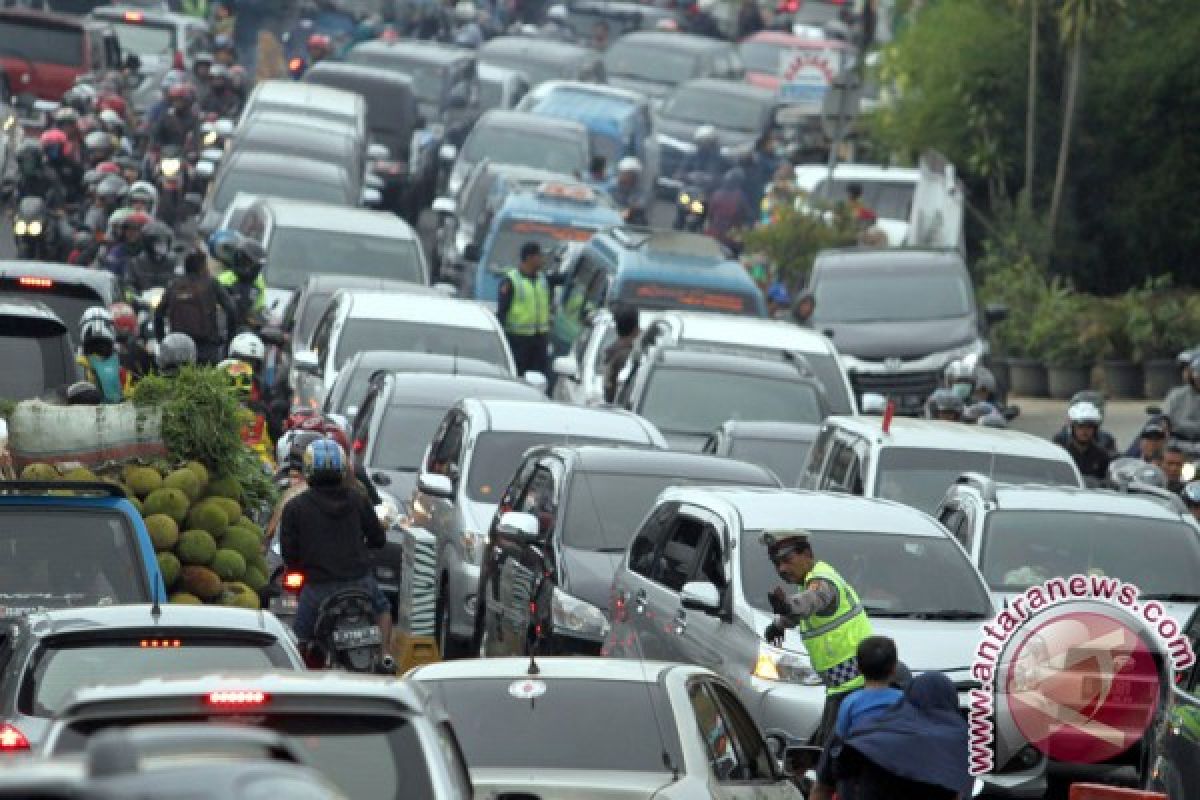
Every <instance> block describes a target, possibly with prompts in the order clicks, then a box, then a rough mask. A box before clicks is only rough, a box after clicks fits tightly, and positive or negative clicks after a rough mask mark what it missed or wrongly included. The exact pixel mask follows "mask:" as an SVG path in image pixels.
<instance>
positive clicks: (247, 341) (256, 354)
mask: <svg viewBox="0 0 1200 800" xmlns="http://www.w3.org/2000/svg"><path fill="white" fill-rule="evenodd" d="M266 354H267V348H266V346H265V345H264V344H263V342H262V339H260V338H258V335H257V334H254V333H250V332H249V331H247V332H246V333H239V334H238V335H237V336H235V337H233V341H231V342H230V343H229V357H230V358H232V359H237V360H238V361H262V360H263V357H264V356H266Z"/></svg>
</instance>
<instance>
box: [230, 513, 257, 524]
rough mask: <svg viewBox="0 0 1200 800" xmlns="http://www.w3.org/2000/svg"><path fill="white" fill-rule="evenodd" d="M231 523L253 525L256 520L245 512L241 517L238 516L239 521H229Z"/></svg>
mask: <svg viewBox="0 0 1200 800" xmlns="http://www.w3.org/2000/svg"><path fill="white" fill-rule="evenodd" d="M229 524H230V525H247V526H253V525H254V520H252V519H250V518H249V517H247V516H246V515H245V514H242V515H241V516H240V517H238V518H237V521H236V522H231V523H229Z"/></svg>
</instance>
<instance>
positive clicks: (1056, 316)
mask: <svg viewBox="0 0 1200 800" xmlns="http://www.w3.org/2000/svg"><path fill="white" fill-rule="evenodd" d="M1093 305H1094V304H1093V303H1092V302H1089V298H1087V297H1086V296H1081V295H1077V294H1075V293H1074V292H1073V291H1071V289H1070V288H1069V287H1067V286H1065V285H1063V284H1059V283H1055V284H1053V285H1052V286H1051V287H1050V289H1049V290H1048V291H1047V293H1046V295H1045V296H1044V297H1043V299H1042V302H1041V304H1039V306H1038V307H1037V309H1036V314H1035V319H1034V323H1033V325H1032V326H1031V328H1030V334H1029V336H1030V342H1031V350H1032V352H1034V353H1036V354H1037V355H1038V356H1039V357H1040V358H1041V360H1042V361H1043V362H1044V363H1045V365H1046V388H1047V392H1048V394H1049V395H1050V396H1051V397H1054V398H1057V399H1063V400H1066V399H1068V398H1070V397H1071V396H1072V395H1073V394H1075V393H1076V392H1080V391H1083V390H1084V389H1086V388H1088V386H1089V385H1090V384H1091V375H1092V366H1093V365H1094V364H1095V362H1096V360H1097V359H1098V358H1099V356H1100V350H1101V347H1102V341H1101V340H1100V339H1098V338H1097V337H1096V336H1095V335H1094V334H1092V333H1090V332H1089V331H1088V325H1089V321H1090V319H1091V316H1092V314H1093V313H1094V310H1093V308H1092V306H1093Z"/></svg>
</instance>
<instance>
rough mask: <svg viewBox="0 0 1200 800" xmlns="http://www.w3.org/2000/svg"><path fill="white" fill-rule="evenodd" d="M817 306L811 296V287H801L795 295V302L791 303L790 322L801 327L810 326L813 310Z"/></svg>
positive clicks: (815, 300)
mask: <svg viewBox="0 0 1200 800" xmlns="http://www.w3.org/2000/svg"><path fill="white" fill-rule="evenodd" d="M816 308H817V299H816V298H815V297H814V296H813V293H812V290H811V289H803V290H801V291H800V293H799V294H798V295H796V302H794V303H792V322H794V323H796V324H797V325H799V326H800V327H801V328H811V327H812V315H813V311H815V310H816Z"/></svg>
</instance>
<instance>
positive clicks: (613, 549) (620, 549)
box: [592, 547, 625, 553]
mask: <svg viewBox="0 0 1200 800" xmlns="http://www.w3.org/2000/svg"><path fill="white" fill-rule="evenodd" d="M592 552H593V553H624V552H625V548H624V547H596V548H593V549H592Z"/></svg>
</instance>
